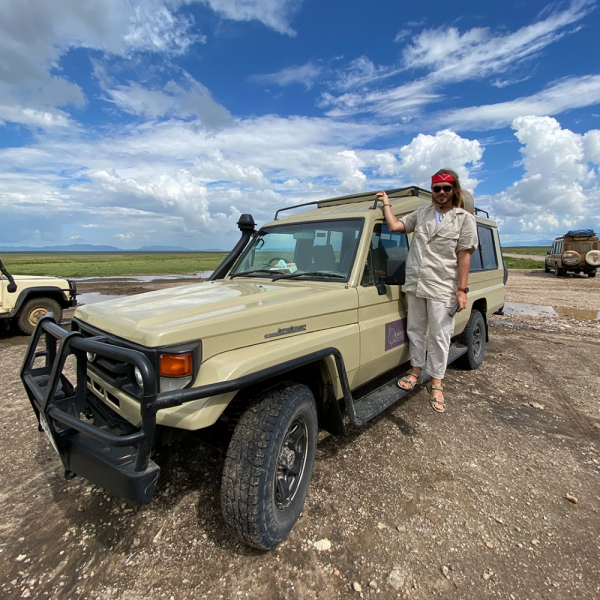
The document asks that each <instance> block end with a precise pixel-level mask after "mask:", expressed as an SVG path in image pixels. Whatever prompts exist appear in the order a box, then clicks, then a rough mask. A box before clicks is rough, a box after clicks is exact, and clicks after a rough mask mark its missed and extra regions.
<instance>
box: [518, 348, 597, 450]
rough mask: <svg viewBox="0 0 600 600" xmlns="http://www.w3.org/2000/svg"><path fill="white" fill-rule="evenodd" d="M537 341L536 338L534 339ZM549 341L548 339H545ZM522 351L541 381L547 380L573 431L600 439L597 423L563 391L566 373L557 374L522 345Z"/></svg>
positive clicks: (564, 366)
mask: <svg viewBox="0 0 600 600" xmlns="http://www.w3.org/2000/svg"><path fill="white" fill-rule="evenodd" d="M532 341H534V343H535V340H532ZM544 342H545V343H547V340H544ZM550 343H552V344H553V345H559V346H565V347H568V346H569V345H568V344H564V343H563V342H550ZM579 343H580V344H587V345H592V346H597V347H599V348H600V344H597V343H594V342H581V341H580V342H579ZM521 353H522V354H525V355H526V356H525V357H522V358H524V359H525V360H523V362H524V363H525V364H527V362H528V363H529V364H530V365H531V369H532V370H533V371H534V372H535V374H536V376H538V377H539V378H540V380H541V381H544V382H545V385H546V387H547V388H548V389H549V390H551V396H552V398H553V399H554V400H556V407H557V408H558V409H559V410H560V414H561V416H562V417H564V418H565V419H566V421H567V422H568V423H569V424H570V425H571V427H572V428H571V433H579V434H581V435H583V436H585V437H586V438H589V439H591V440H593V441H598V440H600V429H598V428H597V427H596V423H594V422H593V420H592V419H591V418H590V417H588V416H587V415H584V414H582V413H581V412H580V411H579V410H578V409H577V407H575V406H574V404H573V402H572V401H571V398H570V397H569V396H568V395H567V393H565V392H564V391H563V386H564V379H565V376H564V375H559V376H556V375H554V372H553V371H552V370H551V369H549V368H548V367H547V366H546V365H544V364H542V363H541V361H540V360H539V359H536V358H535V356H534V355H533V353H532V352H530V351H528V350H527V348H526V347H523V346H522V347H521ZM560 366H561V371H560V373H563V372H564V370H567V369H568V367H567V366H566V365H564V364H561V365H560Z"/></svg>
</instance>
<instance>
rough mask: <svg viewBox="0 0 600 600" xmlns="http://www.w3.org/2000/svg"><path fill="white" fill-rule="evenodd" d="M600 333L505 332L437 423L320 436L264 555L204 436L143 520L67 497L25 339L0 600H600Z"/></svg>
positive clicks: (413, 420)
mask: <svg viewBox="0 0 600 600" xmlns="http://www.w3.org/2000/svg"><path fill="white" fill-rule="evenodd" d="M120 285H121V284H120ZM81 287H83V286H80V288H81ZM109 287H110V284H109ZM599 288H600V278H598V279H587V278H584V277H566V278H560V279H556V278H555V277H554V276H553V275H552V274H544V273H543V272H538V271H511V272H510V277H509V284H508V298H507V299H508V300H511V301H513V302H533V303H536V304H544V305H561V306H571V307H573V308H589V309H596V307H597V308H598V309H599V310H600V300H599V298H600V294H599V293H598V292H599V291H600V289H599ZM110 289H112V290H113V293H114V289H115V288H114V285H113V286H112V287H111V288H110ZM120 289H121V290H125V291H127V288H124V287H121V288H120ZM82 291H99V290H98V289H97V288H96V289H90V290H82ZM599 330H600V325H599V323H598V322H592V321H579V320H576V319H565V318H554V319H552V318H542V317H522V316H517V315H504V316H499V315H498V316H494V317H493V318H492V319H491V322H490V341H489V343H488V345H487V350H486V360H485V362H484V364H483V365H482V366H481V367H480V368H479V369H478V370H476V371H464V370H459V369H455V368H451V369H450V370H449V371H448V373H447V377H446V389H447V398H448V407H449V408H448V411H447V413H446V414H445V415H438V414H436V413H434V412H433V411H432V410H431V409H430V408H429V407H428V403H427V397H426V392H425V391H424V390H420V391H417V392H415V393H414V394H412V395H410V396H408V397H406V398H405V399H404V401H401V402H400V403H399V404H397V405H395V406H393V407H391V408H390V409H388V410H387V411H385V412H384V413H383V414H382V415H380V416H379V417H378V418H376V419H374V420H373V421H371V422H370V423H369V424H367V425H366V426H365V427H363V428H361V429H351V431H350V435H349V436H348V437H346V438H335V437H333V436H331V435H329V434H324V433H323V434H321V436H320V439H319V446H318V451H317V461H316V465H315V472H314V477H313V481H312V484H311V488H310V491H309V495H308V498H307V502H306V505H305V509H304V512H303V514H302V517H301V518H300V520H299V522H298V524H297V525H296V527H295V528H294V530H293V531H292V533H291V534H290V536H289V537H288V538H287V540H286V541H285V542H284V543H283V544H282V545H281V546H280V547H279V548H277V549H276V550H275V551H272V552H260V551H257V550H253V549H249V548H246V547H244V546H242V545H240V544H238V543H237V542H236V541H235V540H233V539H232V538H231V537H230V536H229V535H228V533H227V531H226V529H225V527H224V524H223V522H222V520H221V515H220V506H219V482H220V476H221V470H222V465H223V457H222V455H221V454H220V453H219V452H217V451H216V450H214V449H213V448H212V447H210V446H209V445H207V443H206V442H205V441H203V440H202V439H201V438H199V437H188V438H185V439H184V440H182V441H180V442H178V443H176V444H173V445H172V446H170V447H169V448H166V449H164V450H161V452H160V454H159V455H158V457H157V458H156V461H157V462H158V463H159V464H160V466H161V468H162V475H161V478H160V480H159V485H158V491H157V495H156V498H155V500H154V501H153V502H152V503H151V504H149V505H143V506H142V505H137V504H134V503H130V502H127V501H123V500H122V499H120V498H118V497H116V496H114V495H112V494H109V493H106V492H104V491H103V490H101V489H99V488H97V487H95V486H93V485H90V484H89V483H87V482H86V481H83V480H81V479H79V478H76V479H74V480H72V481H65V480H64V479H63V477H62V472H61V469H60V465H59V462H58V460H57V458H56V455H55V454H54V452H53V450H52V448H51V447H50V445H49V443H48V442H47V440H46V438H45V436H44V435H43V434H40V433H38V432H37V430H36V422H35V419H34V416H33V413H32V411H31V408H30V407H29V405H28V401H27V399H26V396H25V394H24V391H23V388H22V385H21V383H20V380H19V378H18V370H19V367H20V364H21V360H22V357H23V354H24V351H25V343H26V339H25V338H22V337H11V336H8V335H6V334H0V389H1V390H2V400H1V402H0V425H1V429H0V431H1V437H0V451H1V452H2V456H3V457H4V460H3V461H2V464H1V465H0V490H1V491H0V514H1V515H2V519H1V522H0V595H1V597H2V598H7V599H12V598H49V599H52V598H56V599H59V598H60V599H63V598H69V599H83V598H99V599H102V600H104V599H108V598H123V599H130V600H134V599H135V600H137V599H140V600H141V599H162V598H165V599H167V600H169V599H173V600H175V599H177V600H179V599H182V598H207V599H211V600H212V599H238V598H251V599H259V598H260V599H262V598H276V599H284V598H285V599H288V598H290V599H296V598H297V599H305V598H320V599H338V598H361V597H367V598H381V599H387V598H390V599H391V598H398V597H400V598H409V599H415V600H416V599H421V598H429V597H431V596H443V597H446V598H457V599H458V598H460V599H473V600H475V599H477V600H478V599H481V598H510V599H521V600H522V599H538V598H539V599H542V598H544V599H545V598H560V599H562V598H578V599H587V598H589V599H594V598H598V597H599V596H600V558H599V557H600V545H599V533H600V526H599V522H598V511H599V510H600V497H599V496H600V494H599V492H598V490H599V477H600V454H599V452H598V444H599V442H600V407H599V403H598V400H599V392H598V390H599V388H600V385H599V384H600V374H599V371H598V367H597V357H598V352H599V350H600V342H599V341H598V339H599V336H598V334H599V333H600V331H599Z"/></svg>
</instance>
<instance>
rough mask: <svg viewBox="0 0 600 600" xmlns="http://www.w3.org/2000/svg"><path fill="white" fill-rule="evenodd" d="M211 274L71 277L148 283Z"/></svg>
mask: <svg viewBox="0 0 600 600" xmlns="http://www.w3.org/2000/svg"><path fill="white" fill-rule="evenodd" d="M212 274H213V272H212V271H198V272H197V273H188V274H187V275H116V276H114V277H71V279H73V280H74V281H97V280H103V279H111V280H114V281H139V282H140V283H150V282H153V281H161V280H164V281H168V280H170V279H192V280H194V279H208V278H209V277H210V276H211V275H212Z"/></svg>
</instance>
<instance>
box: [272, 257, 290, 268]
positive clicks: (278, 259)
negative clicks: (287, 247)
mask: <svg viewBox="0 0 600 600" xmlns="http://www.w3.org/2000/svg"><path fill="white" fill-rule="evenodd" d="M280 260H282V261H283V262H287V261H286V260H285V258H281V257H280V256H274V257H273V258H271V259H270V260H269V262H268V263H267V266H270V265H271V263H273V264H275V262H279V261H280Z"/></svg>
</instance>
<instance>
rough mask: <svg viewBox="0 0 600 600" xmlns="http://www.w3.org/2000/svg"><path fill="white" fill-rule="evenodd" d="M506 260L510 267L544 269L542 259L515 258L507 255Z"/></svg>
mask: <svg viewBox="0 0 600 600" xmlns="http://www.w3.org/2000/svg"><path fill="white" fill-rule="evenodd" d="M504 262H505V263H506V266H507V267H508V268H509V269H543V268H544V263H543V262H542V261H541V260H533V259H532V258H513V257H512V256H505V257H504Z"/></svg>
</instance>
